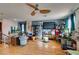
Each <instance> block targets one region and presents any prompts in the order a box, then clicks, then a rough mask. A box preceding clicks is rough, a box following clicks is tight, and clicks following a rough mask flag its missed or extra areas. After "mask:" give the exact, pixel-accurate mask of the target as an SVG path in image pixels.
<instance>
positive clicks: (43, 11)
mask: <svg viewBox="0 0 79 59" xmlns="http://www.w3.org/2000/svg"><path fill="white" fill-rule="evenodd" d="M26 5H28V6H30V7H32V8H33V9H34V10H33V11H32V12H31V15H32V16H34V15H35V14H36V11H39V12H40V13H41V14H47V13H49V12H50V10H49V9H41V10H40V9H39V8H38V6H39V5H38V4H36V5H32V4H30V3H26Z"/></svg>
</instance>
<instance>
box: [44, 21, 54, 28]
mask: <svg viewBox="0 0 79 59" xmlns="http://www.w3.org/2000/svg"><path fill="white" fill-rule="evenodd" d="M54 28H55V22H43V29H54Z"/></svg>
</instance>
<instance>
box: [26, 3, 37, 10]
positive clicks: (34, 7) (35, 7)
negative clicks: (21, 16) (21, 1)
mask: <svg viewBox="0 0 79 59" xmlns="http://www.w3.org/2000/svg"><path fill="white" fill-rule="evenodd" d="M26 4H27V5H28V6H30V7H32V8H33V9H35V10H38V8H37V6H34V5H32V4H30V3H26Z"/></svg>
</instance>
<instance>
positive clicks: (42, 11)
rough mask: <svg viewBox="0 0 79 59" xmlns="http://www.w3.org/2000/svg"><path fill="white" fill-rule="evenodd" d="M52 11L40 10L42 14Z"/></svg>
mask: <svg viewBox="0 0 79 59" xmlns="http://www.w3.org/2000/svg"><path fill="white" fill-rule="evenodd" d="M49 12H50V10H40V13H42V14H46V13H49Z"/></svg>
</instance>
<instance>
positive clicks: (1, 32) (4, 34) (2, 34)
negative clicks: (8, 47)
mask: <svg viewBox="0 0 79 59" xmlns="http://www.w3.org/2000/svg"><path fill="white" fill-rule="evenodd" d="M0 34H2V35H4V36H7V37H9V36H8V35H6V34H3V33H2V32H0Z"/></svg>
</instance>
